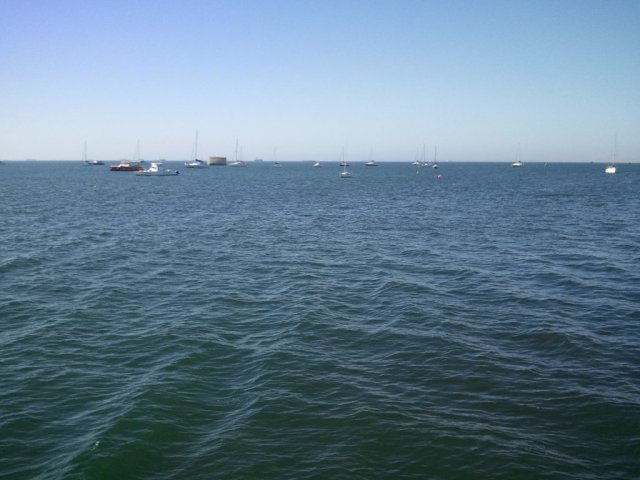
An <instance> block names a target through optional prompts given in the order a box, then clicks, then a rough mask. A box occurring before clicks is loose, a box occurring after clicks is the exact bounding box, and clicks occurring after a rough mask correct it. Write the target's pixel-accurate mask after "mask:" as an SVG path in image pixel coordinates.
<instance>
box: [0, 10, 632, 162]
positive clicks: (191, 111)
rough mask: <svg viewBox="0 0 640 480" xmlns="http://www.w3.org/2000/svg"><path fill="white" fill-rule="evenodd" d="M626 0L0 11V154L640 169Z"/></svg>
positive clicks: (629, 12)
mask: <svg viewBox="0 0 640 480" xmlns="http://www.w3.org/2000/svg"><path fill="white" fill-rule="evenodd" d="M639 26H640V0H602V1H594V0H551V1H547V0H536V1H524V0H505V1H494V0H484V1H482V0H474V1H457V0H450V1H449V0H446V1H445V0H441V1H430V0H387V1H385V0H377V1H376V0H367V1H365V0H363V1H356V0H352V1H349V0H342V1H339V0H322V1H318V0H313V1H311V0H202V1H200V0H181V1H175V0H172V1H168V0H150V1H147V0H123V1H121V0H109V1H99V0H94V1H75V0H0V159H5V160H20V159H26V158H35V159H39V160H76V159H77V160H80V159H81V158H82V153H83V145H84V142H86V143H87V151H88V156H89V157H90V158H95V159H101V160H118V159H121V158H132V157H133V156H135V152H136V145H137V144H138V142H139V145H140V155H141V157H142V158H145V159H147V160H153V159H158V158H165V159H169V160H186V159H188V158H190V157H191V156H192V155H193V150H194V142H195V136H196V132H198V157H199V158H206V157H207V156H209V155H221V156H227V157H229V158H233V157H234V156H235V146H236V141H237V142H238V144H239V145H240V150H239V151H240V155H241V157H242V159H244V160H252V159H254V158H258V157H259V158H263V159H265V160H272V159H277V160H278V161H290V160H291V161H294V160H321V161H337V160H339V158H340V154H341V150H342V149H343V148H344V149H345V152H346V157H347V159H349V160H353V161H358V160H367V159H369V157H370V156H373V158H374V159H375V160H376V161H378V162H385V161H407V162H412V161H413V160H415V157H416V152H417V151H418V150H421V149H422V148H423V146H424V147H425V148H426V150H427V151H428V152H433V151H434V149H435V147H436V146H437V148H438V160H440V161H513V160H514V159H515V157H516V155H517V152H518V150H519V151H520V157H521V159H522V160H523V161H525V162H555V161H558V162H572V161H578V162H606V161H608V160H609V159H610V158H611V155H612V152H613V150H614V148H615V150H616V154H617V159H618V161H619V162H640V27H639Z"/></svg>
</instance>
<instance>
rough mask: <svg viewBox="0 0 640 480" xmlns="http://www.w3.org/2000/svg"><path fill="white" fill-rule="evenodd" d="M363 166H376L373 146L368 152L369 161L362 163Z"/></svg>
mask: <svg viewBox="0 0 640 480" xmlns="http://www.w3.org/2000/svg"><path fill="white" fill-rule="evenodd" d="M364 166H365V167H377V166H378V164H377V163H376V161H375V160H374V159H373V148H372V149H371V151H370V152H369V161H368V162H366V163H365V164H364Z"/></svg>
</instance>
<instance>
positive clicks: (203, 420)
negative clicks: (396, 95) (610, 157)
mask: <svg viewBox="0 0 640 480" xmlns="http://www.w3.org/2000/svg"><path fill="white" fill-rule="evenodd" d="M167 166H169V167H171V166H172V165H170V164H168V165H167ZM173 167H175V168H179V169H181V175H179V176H177V177H159V178H154V177H136V176H135V175H134V174H131V173H122V172H110V171H109V170H108V166H103V167H99V166H95V167H89V166H84V165H83V164H81V163H80V162H7V163H6V164H5V165H2V166H0V478H7V479H42V480H45V479H46V480H49V479H111V478H113V479H178V478H185V479H187V478H188V479H209V478H217V479H241V478H242V479H283V478H295V479H329V478H331V479H372V478H394V479H395V478H405V479H424V478H430V479H473V478H478V479H480V478H482V479H486V478H491V479H510V480H511V479H515V478H517V479H528V478H530V479H557V478H560V479H580V480H584V479H621V478H637V477H638V475H640V373H639V372H640V222H639V220H640V216H639V212H640V165H619V166H618V173H617V174H616V175H605V174H604V166H603V165H593V164H548V165H543V164H533V163H529V164H526V165H525V166H524V167H523V168H520V169H513V168H511V166H510V165H509V164H477V163H444V164H441V166H440V169H438V170H432V169H430V168H420V169H416V168H415V167H413V166H411V165H409V164H408V163H405V164H400V163H382V162H381V163H380V165H379V166H378V167H365V166H364V165H363V164H356V163H353V164H352V165H351V167H350V170H351V172H352V174H353V177H352V178H349V179H344V178H340V176H339V172H340V168H339V167H338V165H337V164H328V163H327V164H324V165H323V166H322V167H321V168H313V167H312V163H308V162H297V163H285V162H283V163H282V167H281V168H272V166H271V164H270V163H267V162H265V163H249V166H248V167H247V168H229V167H226V168H225V167H210V168H208V169H194V170H190V169H182V168H181V165H179V164H175V165H173ZM437 174H441V175H442V176H443V177H442V178H440V179H438V178H437V177H436V175H437Z"/></svg>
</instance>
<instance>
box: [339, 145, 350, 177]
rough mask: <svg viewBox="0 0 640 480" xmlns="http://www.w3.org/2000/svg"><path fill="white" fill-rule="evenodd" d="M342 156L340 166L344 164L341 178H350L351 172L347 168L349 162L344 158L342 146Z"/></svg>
mask: <svg viewBox="0 0 640 480" xmlns="http://www.w3.org/2000/svg"><path fill="white" fill-rule="evenodd" d="M340 156H341V159H340V166H342V171H341V172H340V178H350V177H351V172H349V170H347V167H348V166H349V163H348V162H347V161H346V160H345V159H344V148H342V153H341V155H340Z"/></svg>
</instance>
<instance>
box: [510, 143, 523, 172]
mask: <svg viewBox="0 0 640 480" xmlns="http://www.w3.org/2000/svg"><path fill="white" fill-rule="evenodd" d="M523 165H524V163H522V160H520V145H518V156H517V157H516V161H515V162H513V163H512V164H511V166H512V167H522V166H523Z"/></svg>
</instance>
